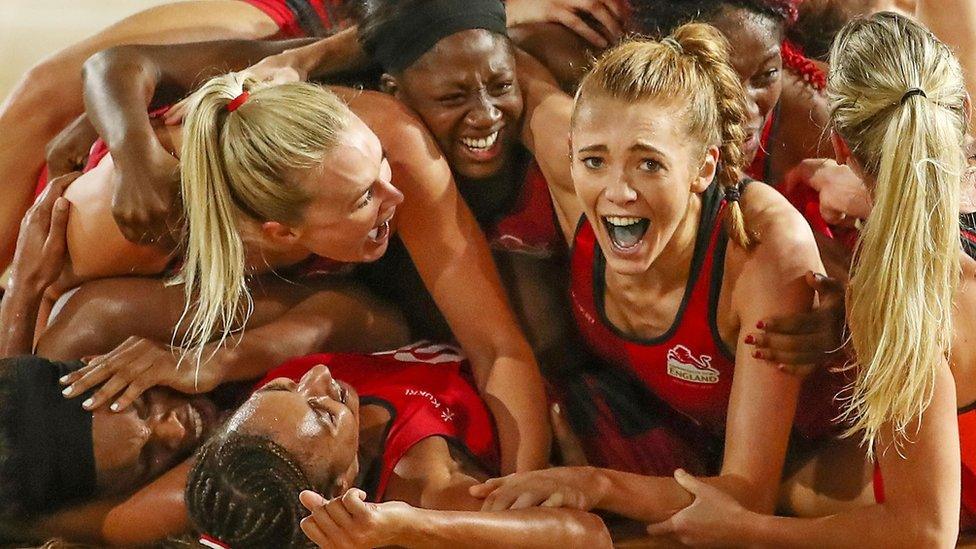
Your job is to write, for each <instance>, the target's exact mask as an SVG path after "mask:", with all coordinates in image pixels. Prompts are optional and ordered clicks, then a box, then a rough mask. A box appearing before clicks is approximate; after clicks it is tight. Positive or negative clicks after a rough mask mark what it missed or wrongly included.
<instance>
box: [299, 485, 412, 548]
mask: <svg viewBox="0 0 976 549" xmlns="http://www.w3.org/2000/svg"><path fill="white" fill-rule="evenodd" d="M299 500H301V502H302V505H304V506H305V508H306V509H308V510H309V511H311V513H312V514H311V515H309V516H307V517H305V518H304V519H302V522H301V527H302V531H303V532H305V535H306V536H308V539H310V540H312V542H313V543H315V544H316V545H318V546H319V547H328V548H330V549H360V548H362V549H371V548H373V547H383V546H387V545H395V544H396V543H397V538H398V537H399V536H400V532H401V530H402V529H403V528H404V526H405V525H406V524H408V522H409V518H408V516H409V514H410V512H411V511H413V508H412V507H411V506H409V505H407V504H406V503H403V502H402V501H388V502H384V503H368V502H366V492H363V491H362V490H360V489H358V488H351V489H349V490H346V493H345V494H343V495H341V496H339V497H336V498H333V499H329V500H327V499H325V498H324V497H322V496H321V495H319V494H317V493H315V492H312V491H310V490H305V491H303V492H302V493H301V494H299Z"/></svg>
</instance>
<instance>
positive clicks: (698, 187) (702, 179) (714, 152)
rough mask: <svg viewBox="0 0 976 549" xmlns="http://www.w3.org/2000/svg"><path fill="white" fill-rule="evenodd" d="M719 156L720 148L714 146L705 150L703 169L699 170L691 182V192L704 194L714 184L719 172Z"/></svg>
mask: <svg viewBox="0 0 976 549" xmlns="http://www.w3.org/2000/svg"><path fill="white" fill-rule="evenodd" d="M719 156H720V153H719V150H718V147H716V146H714V145H712V146H711V147H709V148H707V149H705V158H704V159H703V161H702V165H701V167H700V168H698V175H697V176H696V177H695V178H694V179H693V180H692V181H691V192H693V193H703V192H705V189H707V188H708V186H709V185H711V184H712V181H714V180H715V174H716V173H717V172H718V160H719Z"/></svg>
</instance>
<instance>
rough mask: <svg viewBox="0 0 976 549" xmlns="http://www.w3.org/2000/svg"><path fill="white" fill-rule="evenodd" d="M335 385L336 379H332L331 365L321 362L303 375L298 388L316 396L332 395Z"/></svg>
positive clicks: (311, 395)
mask: <svg viewBox="0 0 976 549" xmlns="http://www.w3.org/2000/svg"><path fill="white" fill-rule="evenodd" d="M334 387H335V381H334V380H333V379H332V372H331V371H330V370H329V367H328V366H326V365H325V364H319V365H317V366H315V367H314V368H312V369H311V370H309V371H308V373H307V374H305V375H304V376H302V380H301V382H299V387H298V389H299V391H301V392H304V393H305V394H306V395H308V396H310V397H315V396H329V395H331V394H332V391H333V389H334Z"/></svg>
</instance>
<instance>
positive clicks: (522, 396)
mask: <svg viewBox="0 0 976 549" xmlns="http://www.w3.org/2000/svg"><path fill="white" fill-rule="evenodd" d="M369 97H371V98H372V101H373V106H369V107H368V110H366V109H365V108H362V107H366V105H363V103H364V102H365V101H366V100H367V96H366V95H360V96H359V98H353V99H352V100H351V101H350V106H351V107H352V108H353V110H354V111H355V112H356V113H357V114H358V115H359V116H360V117H361V118H363V120H364V121H365V122H366V124H367V125H369V126H370V127H371V128H372V129H373V131H375V132H376V134H377V135H378V136H379V138H380V141H381V142H382V143H383V145H384V148H385V149H386V153H387V159H388V160H389V162H390V166H391V167H392V169H393V182H394V184H395V185H396V186H397V187H398V188H399V189H400V190H401V191H402V192H403V194H404V197H405V198H404V202H403V204H402V205H401V206H400V207H399V209H398V211H397V216H396V218H395V220H396V224H397V230H398V231H399V234H400V237H401V238H402V239H403V242H404V244H405V245H406V247H407V250H408V251H409V253H410V257H411V259H412V260H413V262H414V264H415V265H416V267H417V271H418V272H419V273H420V276H421V278H422V279H423V281H424V284H425V285H426V286H427V288H428V290H429V291H430V293H431V295H432V296H433V297H434V301H435V302H436V303H437V306H438V308H440V310H441V311H442V312H443V313H444V317H445V318H446V319H447V321H448V323H449V324H450V327H451V330H452V331H453V333H454V335H455V337H456V338H457V340H458V342H459V343H460V344H461V347H462V348H463V349H464V352H465V354H466V355H467V357H468V360H469V361H470V363H471V366H472V370H473V371H474V377H475V382H476V384H477V387H478V389H479V391H480V393H481V395H482V397H483V398H484V399H485V401H486V402H487V404H488V407H489V409H490V410H491V412H492V414H493V416H494V418H495V421H496V424H497V426H498V434H499V443H500V448H501V456H502V470H503V471H506V472H513V471H526V470H532V469H538V468H540V467H543V466H545V464H546V460H547V459H548V456H549V438H550V433H549V424H548V421H547V419H548V414H547V409H546V396H545V392H544V390H543V385H542V376H541V374H540V373H539V369H538V365H537V364H536V362H535V359H534V357H533V356H532V351H531V349H530V348H529V345H528V343H527V342H526V340H525V337H524V336H523V335H522V333H521V332H520V330H519V329H518V326H517V325H516V321H515V317H514V315H513V313H512V311H511V308H510V307H509V304H508V302H507V297H506V294H505V291H504V289H503V288H502V285H501V281H500V280H499V277H498V273H497V271H496V269H495V265H494V263H493V261H492V257H491V253H490V252H489V249H488V244H487V242H486V240H485V237H484V235H483V234H482V233H481V230H480V229H479V227H478V224H477V222H476V221H475V219H474V216H472V214H471V212H470V210H468V207H467V205H465V203H464V201H463V200H462V199H461V197H460V195H459V194H458V192H457V189H456V188H455V186H454V184H453V178H452V176H451V170H450V167H449V166H448V165H447V162H446V160H445V159H444V157H443V155H442V154H441V153H440V151H439V150H438V149H437V145H436V144H435V143H434V141H433V139H432V138H431V137H430V135H429V134H428V133H427V131H426V129H425V128H424V126H423V123H422V122H421V121H420V120H418V119H417V118H415V117H414V116H413V115H412V114H410V113H409V112H408V111H407V110H406V107H404V106H403V105H402V104H400V103H399V102H397V101H396V100H395V99H393V98H391V97H388V96H384V95H382V94H369ZM361 106H362V107H361ZM392 121H396V123H391V122H392Z"/></svg>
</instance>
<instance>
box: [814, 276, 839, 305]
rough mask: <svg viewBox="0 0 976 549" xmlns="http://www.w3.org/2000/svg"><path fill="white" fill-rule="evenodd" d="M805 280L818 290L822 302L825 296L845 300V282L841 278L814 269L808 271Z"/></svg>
mask: <svg viewBox="0 0 976 549" xmlns="http://www.w3.org/2000/svg"><path fill="white" fill-rule="evenodd" d="M805 280H806V283H807V285H808V286H810V287H811V288H813V289H814V291H816V292H817V295H818V296H819V297H820V300H821V303H822V302H823V301H824V299H825V298H830V299H832V300H834V301H836V300H840V301H841V302H843V301H844V283H843V282H841V281H840V280H837V279H836V278H831V277H829V276H827V275H823V274H820V273H815V272H813V271H807V274H806V277H805Z"/></svg>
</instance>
